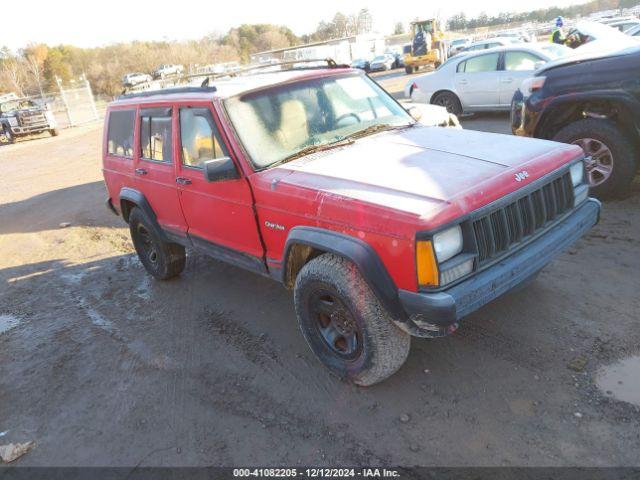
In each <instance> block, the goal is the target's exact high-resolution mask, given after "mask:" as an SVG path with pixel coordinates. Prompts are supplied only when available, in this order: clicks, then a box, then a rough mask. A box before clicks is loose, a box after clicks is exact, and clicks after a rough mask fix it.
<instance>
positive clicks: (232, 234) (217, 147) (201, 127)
mask: <svg viewBox="0 0 640 480" xmlns="http://www.w3.org/2000/svg"><path fill="white" fill-rule="evenodd" d="M178 110H179V112H178V120H179V124H180V135H179V136H180V140H179V141H180V159H179V161H178V178H177V180H178V189H179V191H180V202H181V204H182V210H183V212H184V216H185V218H186V219H187V224H188V225H189V237H190V238H191V240H192V241H193V243H194V245H195V246H196V247H200V248H201V249H204V250H207V251H208V252H209V253H211V254H212V255H214V256H216V257H219V258H222V259H224V260H229V261H231V262H232V263H240V264H242V265H243V266H244V267H248V268H252V267H253V268H255V269H259V270H263V269H264V260H263V257H264V249H263V247H262V242H261V240H260V235H259V233H258V225H257V222H256V216H255V212H254V208H253V196H252V195H251V190H250V187H249V184H248V182H247V180H246V178H244V177H242V176H238V178H236V179H229V180H222V181H217V182H208V181H207V180H206V179H205V177H204V169H203V167H204V163H205V162H206V161H207V160H212V159H215V158H221V157H228V156H230V152H229V149H228V148H227V146H226V144H225V143H224V142H223V141H222V137H221V135H220V132H219V129H218V126H217V124H216V120H215V117H214V113H213V111H212V105H211V103H204V104H182V105H179V108H178Z"/></svg>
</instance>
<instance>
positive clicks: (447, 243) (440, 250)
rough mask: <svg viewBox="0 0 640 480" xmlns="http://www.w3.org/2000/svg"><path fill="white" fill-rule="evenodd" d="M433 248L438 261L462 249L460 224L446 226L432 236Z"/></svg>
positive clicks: (440, 261) (443, 260)
mask: <svg viewBox="0 0 640 480" xmlns="http://www.w3.org/2000/svg"><path fill="white" fill-rule="evenodd" d="M433 249H434V251H435V253H436V258H437V259H438V262H439V263H442V262H445V261H447V260H449V259H450V258H451V257H453V256H454V255H457V254H458V253H460V252H461V251H462V229H461V228H460V225H456V226H455V227H452V228H448V229H447V230H444V231H442V232H440V233H436V234H435V235H434V236H433Z"/></svg>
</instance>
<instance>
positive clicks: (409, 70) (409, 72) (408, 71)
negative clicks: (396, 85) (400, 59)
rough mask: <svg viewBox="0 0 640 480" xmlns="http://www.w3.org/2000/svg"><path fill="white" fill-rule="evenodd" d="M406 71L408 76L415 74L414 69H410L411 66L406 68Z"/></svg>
mask: <svg viewBox="0 0 640 480" xmlns="http://www.w3.org/2000/svg"><path fill="white" fill-rule="evenodd" d="M404 71H405V73H406V74H407V75H411V74H412V73H413V67H410V66H409V65H407V66H405V67H404Z"/></svg>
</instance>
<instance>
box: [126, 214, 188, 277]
mask: <svg viewBox="0 0 640 480" xmlns="http://www.w3.org/2000/svg"><path fill="white" fill-rule="evenodd" d="M129 231H130V232H131V239H132V240H133V246H134V247H135V249H136V252H137V253H138V258H140V261H141V262H142V264H143V265H144V268H145V269H146V270H147V272H149V273H150V274H151V275H153V276H154V277H155V278H157V279H158V280H168V279H170V278H173V277H175V276H176V275H179V274H180V272H182V270H184V266H185V263H186V255H185V251H184V247H183V246H182V245H178V244H177V243H169V242H165V241H164V240H162V238H161V237H160V235H159V234H158V233H157V231H156V228H155V227H154V225H153V222H152V221H151V220H150V219H149V217H148V216H147V215H146V214H145V213H144V212H143V211H142V210H141V209H139V208H137V207H136V208H134V209H133V210H131V213H130V214H129Z"/></svg>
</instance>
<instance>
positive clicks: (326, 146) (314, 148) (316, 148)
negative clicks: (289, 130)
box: [267, 138, 355, 168]
mask: <svg viewBox="0 0 640 480" xmlns="http://www.w3.org/2000/svg"><path fill="white" fill-rule="evenodd" d="M353 142H355V140H353V139H352V138H342V139H340V140H336V141H335V142H331V143H320V144H318V145H308V146H306V147H304V148H303V149H302V150H298V151H297V152H296V153H292V154H291V155H289V156H288V157H284V158H283V159H282V160H278V161H277V162H274V163H272V164H271V165H269V166H268V167H267V168H272V167H277V166H278V165H282V164H283V163H287V162H290V161H292V160H295V159H296V158H300V157H304V156H305V155H309V154H311V153H316V152H322V151H323V150H330V149H332V148H338V147H342V146H343V145H351V144H352V143H353Z"/></svg>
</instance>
